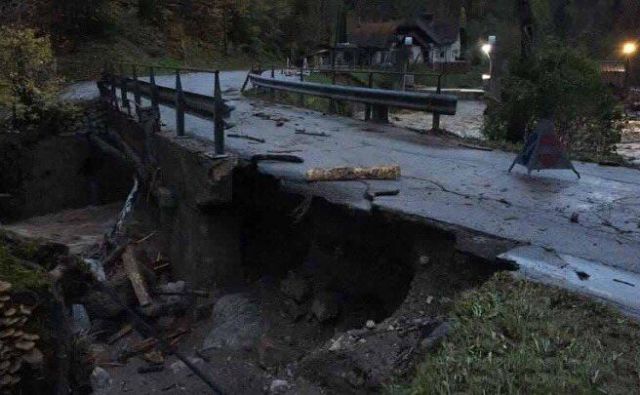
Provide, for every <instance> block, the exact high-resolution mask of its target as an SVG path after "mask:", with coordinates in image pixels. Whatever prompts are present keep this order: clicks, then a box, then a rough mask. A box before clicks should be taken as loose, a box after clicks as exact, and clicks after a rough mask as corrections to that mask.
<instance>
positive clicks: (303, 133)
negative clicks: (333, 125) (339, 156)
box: [296, 130, 331, 137]
mask: <svg viewBox="0 0 640 395" xmlns="http://www.w3.org/2000/svg"><path fill="white" fill-rule="evenodd" d="M296 134H300V135H303V136H314V137H330V136H331V135H330V134H326V133H325V132H307V131H306V130H296Z"/></svg>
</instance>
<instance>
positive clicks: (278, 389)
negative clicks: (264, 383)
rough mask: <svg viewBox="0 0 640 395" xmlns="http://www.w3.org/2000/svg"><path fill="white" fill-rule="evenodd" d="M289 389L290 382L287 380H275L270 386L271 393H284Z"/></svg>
mask: <svg viewBox="0 0 640 395" xmlns="http://www.w3.org/2000/svg"><path fill="white" fill-rule="evenodd" d="M288 390H289V383H288V382H287V381H286V380H273V381H272V382H271V385H270V386H269V393H270V394H284V393H286V392H287V391H288Z"/></svg>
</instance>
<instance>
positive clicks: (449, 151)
mask: <svg viewBox="0 0 640 395" xmlns="http://www.w3.org/2000/svg"><path fill="white" fill-rule="evenodd" d="M245 76H246V73H245V72H224V73H222V74H221V82H222V90H223V92H224V98H225V99H227V100H229V104H231V105H232V106H234V107H235V110H234V111H233V112H232V114H231V117H230V119H229V120H228V122H229V124H230V126H231V127H230V128H229V130H228V131H227V133H228V134H239V135H246V136H251V137H254V139H246V138H242V139H238V138H227V140H226V146H227V149H228V150H230V151H233V152H235V153H237V154H238V155H239V156H240V157H242V158H246V159H249V158H250V157H252V156H253V155H256V154H266V153H284V152H286V153H293V154H295V155H296V156H298V157H300V158H302V159H303V160H304V163H302V164H293V163H272V162H271V163H270V162H264V163H260V165H259V168H260V170H261V171H262V172H264V173H268V174H270V175H272V176H275V177H277V178H279V179H280V180H281V181H282V183H283V186H284V187H285V188H287V189H289V190H290V191H292V192H295V193H303V194H309V195H313V196H317V197H321V198H325V199H327V200H328V201H330V202H332V203H335V204H339V205H344V206H349V207H353V208H355V209H361V210H372V209H375V210H381V211H388V212H394V213H396V214H401V215H406V216H407V217H410V218H412V219H418V220H421V221H426V222H429V223H433V224H434V225H435V226H438V227H442V228H446V229H451V230H453V231H455V232H458V248H459V249H461V250H463V251H467V252H470V253H473V254H478V255H483V256H486V257H489V258H495V257H496V256H498V255H500V254H502V255H501V257H502V258H503V259H507V260H510V261H514V262H516V263H519V264H520V265H521V267H522V268H523V272H524V273H525V275H526V276H528V277H530V278H537V279H542V280H544V281H547V282H553V283H558V284H561V285H563V286H566V287H569V288H578V289H580V290H582V291H584V292H587V293H590V294H592V295H595V296H598V297H601V298H605V299H607V300H609V301H613V302H614V303H616V304H618V305H619V306H621V307H622V308H624V309H626V310H628V311H630V312H631V313H633V314H638V315H640V177H638V171H637V170H634V169H627V168H608V167H602V166H598V165H596V164H588V163H575V165H576V168H577V170H578V171H579V172H580V173H581V174H582V175H583V178H582V180H577V179H576V178H575V176H574V175H573V174H572V173H571V172H569V171H545V172H541V173H537V174H534V175H532V176H531V177H529V176H527V175H526V174H524V172H523V171H521V170H516V171H515V172H514V173H513V174H508V173H507V169H508V168H509V165H510V164H511V162H512V160H513V157H514V155H513V154H509V153H504V152H496V151H494V152H486V151H479V150H473V149H461V148H459V147H453V146H451V145H447V144H443V143H442V141H434V139H430V138H427V137H426V136H420V135H417V134H416V133H413V132H410V131H407V130H404V129H401V128H397V127H393V126H385V125H374V124H369V123H364V122H361V121H358V120H354V119H349V118H344V117H338V116H329V115H326V114H322V113H318V112H314V111H310V110H305V109H298V108H293V107H290V106H284V105H278V104H273V103H269V102H265V101H262V100H255V99H248V98H245V97H243V96H241V94H240V87H241V86H242V83H243V82H244V78H245ZM158 83H159V84H161V85H165V86H168V87H173V83H174V77H173V76H167V77H159V78H158ZM182 83H183V86H184V89H185V90H187V91H193V92H197V93H203V94H211V92H212V90H213V89H212V87H213V76H212V75H210V74H203V73H194V74H189V75H185V76H183V78H182ZM96 94H97V89H95V88H94V87H93V86H92V85H90V84H86V85H79V86H76V87H74V88H73V89H72V91H71V93H69V94H68V97H71V98H76V97H77V98H84V99H86V98H89V97H93V96H95V95H96ZM161 113H162V122H163V123H164V124H165V128H164V129H165V130H166V131H167V133H168V134H170V133H171V132H170V131H171V130H173V129H174V124H175V115H174V112H173V109H171V108H166V107H162V108H161ZM427 126H428V125H425V128H427ZM302 130H304V131H305V132H308V133H307V134H300V133H299V132H300V131H302ZM186 132H187V134H189V135H192V136H194V137H199V138H205V139H211V138H212V136H213V126H212V123H211V122H209V121H207V120H203V119H199V118H195V117H191V116H187V118H186ZM296 132H298V133H296ZM310 134H317V135H315V136H314V135H310ZM322 134H324V136H322ZM262 140H264V142H261V141H262ZM381 164H396V165H399V166H400V167H401V168H402V178H401V179H400V180H399V181H397V182H395V181H394V182H390V181H384V182H382V181H375V182H373V181H372V182H366V183H363V182H331V183H316V184H308V183H307V182H306V181H304V174H305V172H306V171H307V170H308V169H310V168H313V167H335V166H372V165H381ZM390 189H399V190H400V194H399V195H397V196H389V197H379V198H376V199H375V200H374V201H373V202H371V201H369V200H367V199H366V198H365V197H364V195H365V191H367V190H374V191H375V190H390ZM492 240H508V241H511V242H513V245H512V246H517V248H514V249H512V250H511V251H505V250H503V249H501V247H497V246H496V247H494V246H493V242H492ZM500 245H501V246H502V245H504V244H500Z"/></svg>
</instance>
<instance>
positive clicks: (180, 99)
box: [176, 69, 184, 136]
mask: <svg viewBox="0 0 640 395" xmlns="http://www.w3.org/2000/svg"><path fill="white" fill-rule="evenodd" d="M176 132H177V133H178V136H184V92H183V91H182V79H181V78H180V69H176Z"/></svg>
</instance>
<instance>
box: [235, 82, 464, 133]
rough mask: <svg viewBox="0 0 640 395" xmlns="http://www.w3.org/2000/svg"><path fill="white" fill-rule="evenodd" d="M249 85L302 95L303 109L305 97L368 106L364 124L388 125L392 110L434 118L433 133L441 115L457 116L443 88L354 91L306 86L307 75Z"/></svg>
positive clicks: (454, 101)
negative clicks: (413, 112)
mask: <svg viewBox="0 0 640 395" xmlns="http://www.w3.org/2000/svg"><path fill="white" fill-rule="evenodd" d="M247 81H248V82H250V83H251V84H253V85H254V86H257V87H259V88H264V89H267V90H269V91H270V92H272V94H273V92H274V91H284V92H289V93H295V94H299V95H300V105H303V104H304V96H305V95H310V96H316V97H322V98H326V99H329V100H330V101H331V104H332V106H331V107H333V106H334V103H335V101H349V102H355V103H362V104H365V105H366V109H365V120H367V121H368V120H370V119H373V120H374V121H377V122H387V121H388V114H389V108H401V109H408V110H416V111H424V112H428V113H432V114H433V123H432V128H433V129H436V130H437V129H440V115H455V114H456V108H457V104H458V99H457V97H456V96H453V95H445V94H442V93H441V89H440V87H439V88H438V90H437V91H436V93H418V92H406V91H396V90H387V89H374V88H371V87H367V88H362V87H353V86H344V85H335V84H320V83H313V82H304V74H303V73H300V81H291V80H283V79H277V78H275V73H274V71H273V70H272V71H271V77H270V78H268V77H263V76H261V75H259V74H255V73H250V74H249V75H248V76H247Z"/></svg>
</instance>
